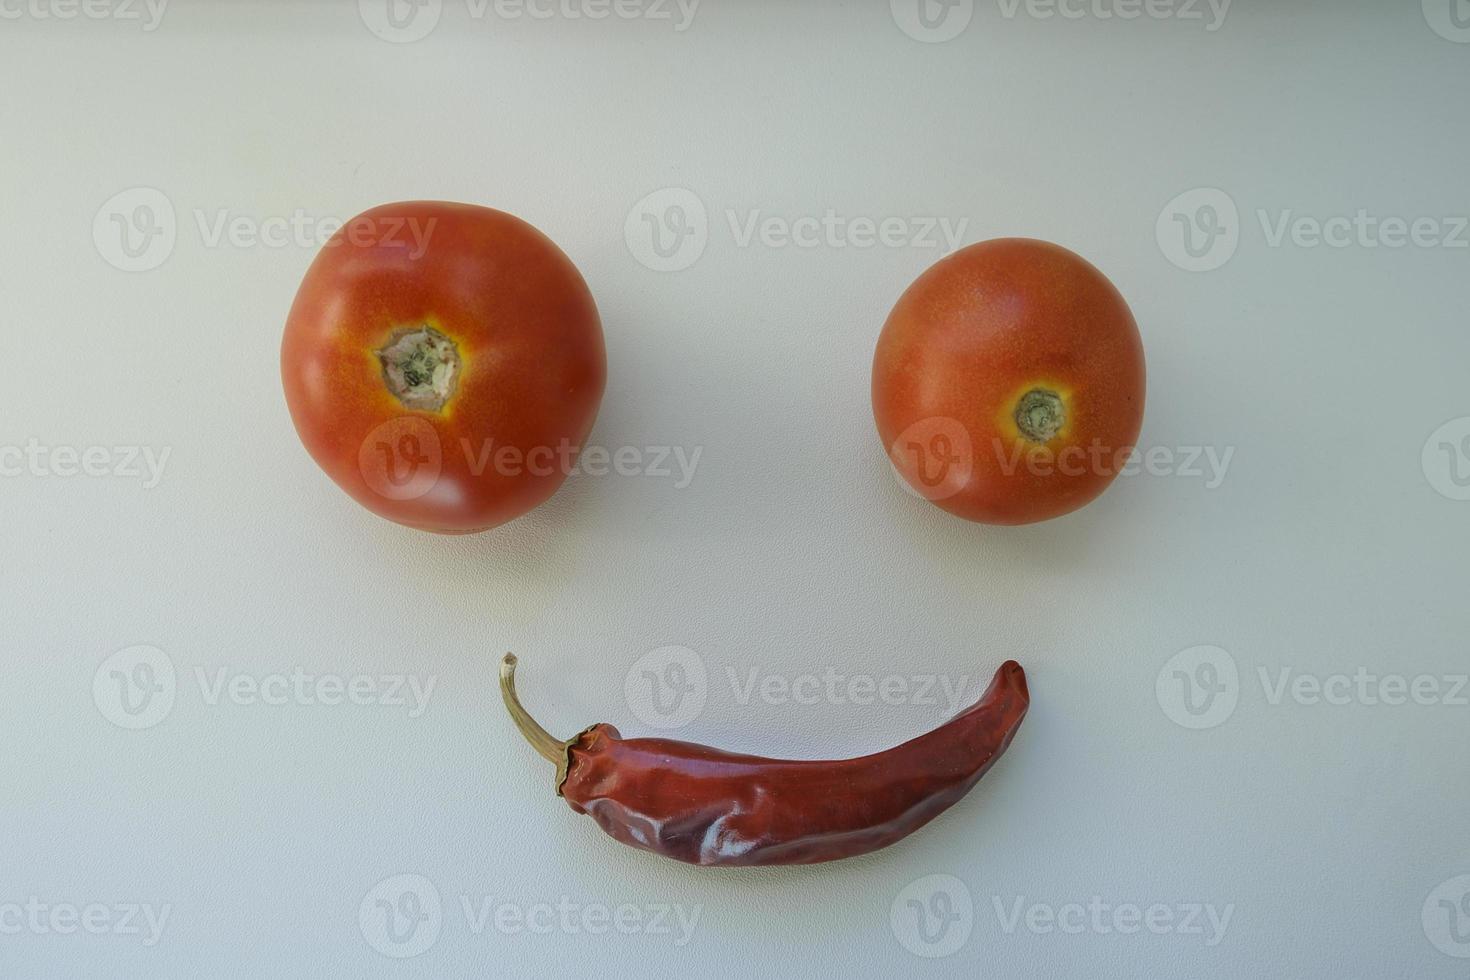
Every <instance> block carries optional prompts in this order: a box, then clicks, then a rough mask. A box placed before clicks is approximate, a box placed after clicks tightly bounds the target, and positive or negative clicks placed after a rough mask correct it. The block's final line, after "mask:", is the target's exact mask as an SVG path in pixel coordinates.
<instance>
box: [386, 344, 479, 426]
mask: <svg viewBox="0 0 1470 980" xmlns="http://www.w3.org/2000/svg"><path fill="white" fill-rule="evenodd" d="M378 361H379V362H380V363H381V364H382V365H383V382H384V383H385V384H386V385H387V386H388V390H389V391H391V392H392V393H393V396H394V397H395V398H397V399H398V400H399V401H400V402H402V403H403V404H404V405H405V406H406V407H408V408H418V409H425V410H427V411H431V412H437V411H439V409H441V408H443V407H444V405H445V404H446V403H447V402H448V401H449V399H450V397H451V396H452V395H453V394H454V390H455V388H456V387H457V386H458V385H459V371H460V362H459V350H458V349H457V348H456V347H455V346H454V341H452V340H450V339H449V338H448V337H446V336H444V335H443V334H442V333H440V332H439V331H437V330H435V329H434V328H433V327H431V326H428V325H427V324H426V325H424V326H419V327H410V328H407V329H404V330H398V331H396V332H394V334H393V337H392V338H391V339H390V340H389V342H388V346H386V347H384V348H383V349H382V350H380V351H378Z"/></svg>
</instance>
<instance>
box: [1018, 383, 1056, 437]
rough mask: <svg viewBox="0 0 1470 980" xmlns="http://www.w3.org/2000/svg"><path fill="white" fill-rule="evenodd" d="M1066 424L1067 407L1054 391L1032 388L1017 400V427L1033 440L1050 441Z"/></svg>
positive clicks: (1022, 433)
mask: <svg viewBox="0 0 1470 980" xmlns="http://www.w3.org/2000/svg"><path fill="white" fill-rule="evenodd" d="M1066 424H1067V411H1066V408H1065V407H1064V406H1063V405H1062V399H1061V397H1060V396H1059V395H1058V394H1057V393H1056V392H1054V391H1049V390H1047V389H1046V388H1032V389H1031V390H1030V391H1028V392H1026V394H1024V395H1022V396H1021V398H1020V400H1019V401H1018V402H1016V428H1018V429H1020V430H1021V435H1023V436H1025V437H1026V438H1027V439H1029V440H1030V441H1032V442H1040V443H1046V442H1050V441H1051V440H1052V438H1053V437H1055V436H1056V434H1057V433H1058V432H1060V431H1061V429H1062V426H1064V425H1066Z"/></svg>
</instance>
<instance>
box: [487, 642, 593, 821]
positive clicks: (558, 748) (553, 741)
mask: <svg viewBox="0 0 1470 980" xmlns="http://www.w3.org/2000/svg"><path fill="white" fill-rule="evenodd" d="M516 662H517V661H516V655H515V654H513V653H507V654H506V655H505V656H504V657H502V658H500V697H501V698H502V699H503V700H504V701H505V709H506V710H507V711H509V712H510V720H511V721H513V722H515V726H516V728H518V729H520V732H521V734H522V735H523V736H525V739H526V741H527V742H530V743H531V748H533V749H535V750H536V753H537V754H538V755H540V756H541V757H542V758H543V759H545V760H546V761H547V762H550V763H552V764H554V765H555V766H556V787H557V791H558V792H560V791H561V784H562V783H563V782H564V781H565V780H566V778H567V766H568V765H569V764H570V760H569V758H568V753H569V751H570V749H571V747H572V743H573V742H574V741H576V740H575V739H569V740H566V741H563V740H562V739H559V738H557V737H555V736H554V735H552V734H551V733H550V732H548V731H547V730H546V729H544V728H542V727H541V725H540V723H539V722H537V721H536V719H535V718H532V717H531V713H530V712H529V711H527V710H526V709H525V708H524V707H522V706H521V700H520V698H518V697H516Z"/></svg>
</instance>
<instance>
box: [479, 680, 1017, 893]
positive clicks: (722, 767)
mask: <svg viewBox="0 0 1470 980" xmlns="http://www.w3.org/2000/svg"><path fill="white" fill-rule="evenodd" d="M515 668H516V658H515V656H514V655H513V654H506V655H505V659H504V660H502V661H501V664H500V693H501V695H502V696H503V697H504V699H505V706H506V707H507V708H508V709H509V710H510V714H511V718H512V719H513V720H514V721H515V723H516V727H517V728H519V729H520V730H521V734H523V735H524V736H525V737H526V740H527V741H528V742H530V743H531V745H532V747H534V748H535V749H536V751H537V752H539V753H540V754H541V755H542V756H544V757H545V758H546V759H547V760H549V761H550V762H553V763H555V764H556V769H557V782H556V791H557V794H558V795H560V796H561V797H563V798H564V799H565V800H566V801H567V802H568V803H569V804H571V807H572V809H573V810H575V811H577V812H578V813H587V814H591V816H592V819H594V820H596V821H597V823H598V824H599V825H600V826H601V827H602V829H603V830H605V831H606V832H607V833H608V834H610V835H611V836H612V837H614V838H616V839H617V840H620V841H622V842H623V843H624V844H630V845H632V846H633V847H638V848H642V849H643V850H646V851H653V852H654V853H655V854H662V855H664V856H666V857H671V858H676V859H677V860H680V861H687V862H689V863H690V864H722V865H740V864H812V863H815V862H818V861H833V860H836V859H838V858H845V857H852V856H854V855H856V854H866V853H867V852H869V851H876V850H877V849H878V848H880V847H886V846H888V845H889V844H892V843H893V842H894V841H896V840H899V839H900V838H903V837H905V836H907V835H908V834H911V833H913V832H914V831H915V830H917V829H918V828H920V827H922V826H923V825H924V824H926V823H928V822H929V821H930V820H932V819H934V818H935V817H936V816H938V815H939V814H940V813H942V812H944V811H945V810H946V809H948V808H949V807H950V806H952V805H953V804H954V803H955V802H956V801H958V800H959V799H960V797H962V796H964V795H965V794H966V793H968V792H969V791H970V787H972V786H974V785H975V783H976V782H978V781H979V779H980V777H981V776H983V775H985V772H986V770H988V769H989V768H990V766H991V765H992V764H993V763H994V762H995V760H996V759H998V758H999V757H1000V754H1001V753H1002V752H1004V751H1005V749H1006V746H1008V745H1010V743H1011V738H1012V737H1013V736H1014V735H1015V734H1016V729H1017V728H1019V727H1020V725H1021V719H1022V718H1023V717H1025V714H1026V707H1027V705H1029V704H1030V695H1029V694H1028V692H1027V690H1026V673H1025V671H1023V670H1022V669H1021V665H1020V664H1018V663H1016V662H1015V661H1014V660H1008V661H1006V662H1005V663H1004V664H1001V666H1000V669H999V670H997V671H996V672H995V679H994V680H992V681H991V682H990V687H989V688H987V689H986V691H985V693H984V694H983V695H981V697H980V700H979V701H977V702H975V704H973V705H971V706H970V707H969V708H967V709H965V710H964V711H962V712H960V713H959V714H958V715H956V716H955V717H954V718H952V719H950V720H949V721H948V722H946V723H945V724H943V725H941V726H940V727H939V728H936V729H935V730H934V731H932V732H929V733H928V734H927V735H920V736H919V737H918V738H915V739H912V740H910V741H908V742H905V743H903V744H902V745H899V746H896V747H894V748H891V749H889V750H887V751H886V752H878V753H876V754H874V755H867V756H862V757H860V758H856V759H843V760H838V761H831V762H819V761H802V762H798V761H791V760H781V759H763V758H760V757H757V756H751V755H736V754H734V753H731V752H722V751H720V750H719V749H712V748H707V747H705V746H703V745H694V744H691V743H689V742H678V741H674V740H671V739H664V738H635V739H624V738H623V737H622V736H621V735H619V734H618V730H617V729H616V728H614V727H613V726H611V725H606V724H599V725H593V726H592V727H591V728H588V729H586V730H585V731H583V732H582V733H581V734H579V735H578V736H576V737H575V738H572V739H568V740H566V741H562V740H560V739H557V738H554V737H552V736H551V735H550V734H548V733H547V731H546V730H545V729H544V728H542V727H541V726H540V725H539V724H537V723H536V721H535V720H534V719H532V718H531V716H530V715H529V714H527V713H526V710H525V709H524V708H523V707H521V703H520V701H519V700H518V699H517V697H516V691H515Z"/></svg>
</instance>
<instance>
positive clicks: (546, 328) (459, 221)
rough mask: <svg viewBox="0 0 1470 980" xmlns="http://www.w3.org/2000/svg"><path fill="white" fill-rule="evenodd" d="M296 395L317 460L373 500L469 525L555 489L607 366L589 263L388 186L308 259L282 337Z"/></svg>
mask: <svg viewBox="0 0 1470 980" xmlns="http://www.w3.org/2000/svg"><path fill="white" fill-rule="evenodd" d="M281 377H282V380H283V381H284V383H285V388H286V403H287V405H288V406H289V407H290V410H291V419H292V421H293V422H294V423H295V425H296V431H297V433H298V434H299V435H300V436H301V441H302V442H303V443H304V444H305V445H306V449H307V451H308V452H309V453H311V456H312V458H313V459H315V460H316V461H317V464H318V465H320V466H321V468H322V469H323V470H325V471H326V472H327V475H328V476H330V477H331V478H332V479H333V480H335V481H336V482H337V484H338V485H339V486H340V487H342V489H344V490H346V491H347V492H348V493H349V494H351V495H352V497H353V498H354V499H355V500H357V502H358V503H360V504H362V505H363V506H364V507H366V508H367V509H368V510H371V511H372V512H373V513H375V514H379V515H381V516H383V517H386V518H388V519H389V520H392V521H397V522H398V523H400V524H406V525H408V526H409V527H415V528H421V529H423V530H427V531H438V532H442V533H446V534H463V533H471V532H475V531H483V530H486V529H487V528H491V527H494V526H495V525H497V524H502V523H504V522H505V521H508V520H510V519H512V518H514V517H517V516H519V515H521V514H524V513H525V512H526V511H528V510H530V509H531V508H533V507H535V506H536V505H537V504H539V503H541V502H543V501H544V500H546V499H547V498H548V497H550V496H551V495H552V494H553V493H555V492H556V489H557V487H559V486H560V485H561V483H562V480H563V479H565V477H566V475H567V473H568V472H569V471H570V469H571V467H572V465H573V464H574V463H575V461H576V456H577V452H578V450H579V449H580V448H581V445H582V441H583V440H584V439H585V438H586V437H587V435H588V433H589V432H590V431H591V430H592V423H593V421H594V420H595V419H596V417H597V408H598V404H599V403H600V402H601V400H602V391H603V387H604V385H605V383H606V379H607V365H606V356H605V353H604V349H603V341H602V325H601V323H600V321H599V320H598V317H597V307H596V306H595V305H594V303H593V301H592V294H591V293H590V292H589V291H588V289H587V284H586V283H585V282H583V281H582V277H581V275H580V274H579V273H578V272H577V269H576V267H575V266H574V265H572V263H571V260H570V259H568V258H567V257H566V256H565V255H564V254H562V252H561V250H560V249H558V248H557V247H556V245H555V244H554V243H553V242H552V241H551V240H550V239H549V238H547V237H546V236H545V235H543V234H541V233H540V232H539V231H537V230H536V229H535V228H533V227H531V226H530V225H528V224H526V223H525V222H524V221H521V220H520V219H519V218H516V217H513V216H512V215H509V214H505V213H504V212H501V211H494V210H491V209H490V208H482V207H476V206H474V205H469V204H451V203H446V202H438V201H415V202H409V203H402V204H385V205H383V206H381V207H377V208H373V209H372V210H370V211H366V212H364V213H362V214H360V215H358V216H357V217H356V218H353V219H352V220H351V221H349V222H348V223H347V224H346V225H344V226H343V227H342V228H341V229H340V230H339V231H338V232H337V233H336V234H335V235H333V236H332V238H331V239H330V240H329V241H328V242H327V244H326V245H325V246H324V247H323V248H322V250H321V252H320V254H318V255H317V257H316V260H315V261H314V262H313V263H312V264H311V268H310V269H309V270H307V273H306V278H305V279H304V280H303V281H302V283H301V288H300V290H299V291H298V292H297V294H296V302H295V303H294V304H293V305H292V307H291V313H290V315H289V317H288V318H287V320H286V332H285V337H284V339H283V340H282V342H281Z"/></svg>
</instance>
